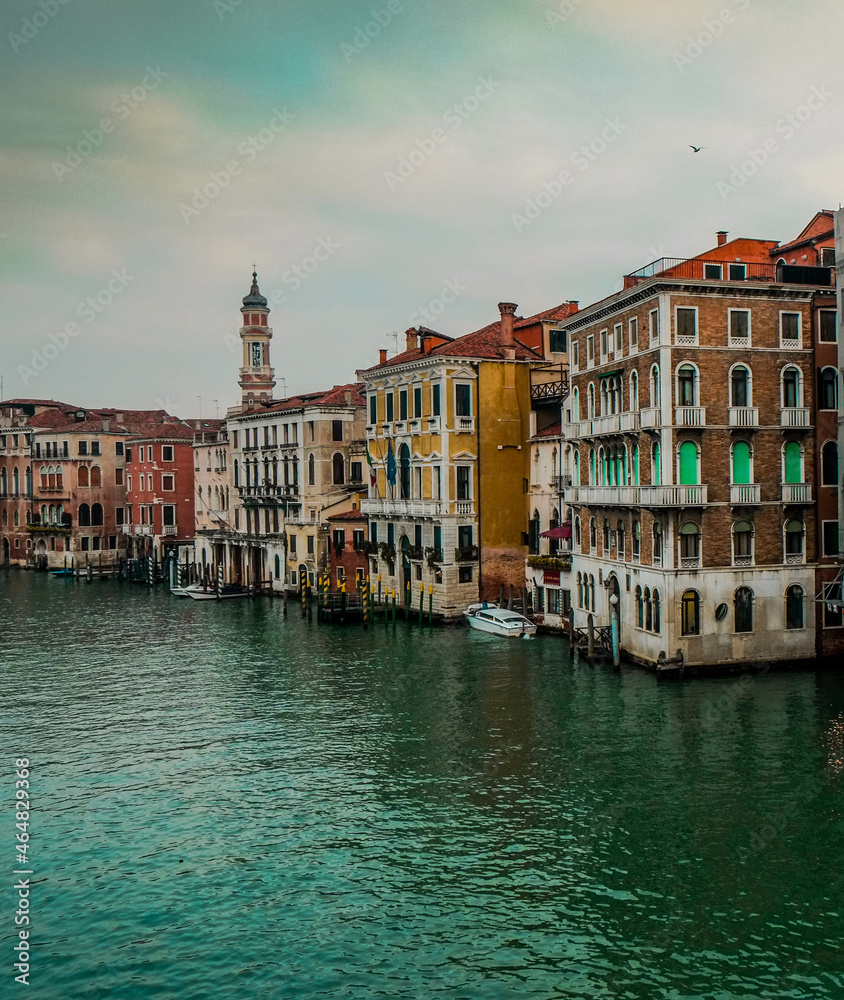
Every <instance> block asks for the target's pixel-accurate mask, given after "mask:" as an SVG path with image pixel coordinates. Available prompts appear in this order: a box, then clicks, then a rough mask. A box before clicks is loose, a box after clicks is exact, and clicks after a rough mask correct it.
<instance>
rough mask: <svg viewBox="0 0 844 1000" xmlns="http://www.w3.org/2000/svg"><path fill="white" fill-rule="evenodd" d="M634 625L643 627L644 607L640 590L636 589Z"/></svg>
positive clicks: (639, 588)
mask: <svg viewBox="0 0 844 1000" xmlns="http://www.w3.org/2000/svg"><path fill="white" fill-rule="evenodd" d="M636 624H637V625H638V626H639V628H644V627H645V605H644V604H643V603H642V588H641V587H636Z"/></svg>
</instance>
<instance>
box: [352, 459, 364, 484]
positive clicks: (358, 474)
mask: <svg viewBox="0 0 844 1000" xmlns="http://www.w3.org/2000/svg"><path fill="white" fill-rule="evenodd" d="M351 481H352V482H353V483H362V482H363V463H362V462H352V474H351Z"/></svg>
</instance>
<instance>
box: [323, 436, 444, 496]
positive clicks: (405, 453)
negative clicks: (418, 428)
mask: <svg viewBox="0 0 844 1000" xmlns="http://www.w3.org/2000/svg"><path fill="white" fill-rule="evenodd" d="M340 457H342V456H340ZM337 458H338V456H337V455H335V456H334V462H335V464H336V462H337ZM458 478H459V474H458ZM399 488H400V490H401V494H400V497H401V499H402V500H409V499H410V448H408V446H407V445H406V444H403V445H402V446H401V447H400V448H399Z"/></svg>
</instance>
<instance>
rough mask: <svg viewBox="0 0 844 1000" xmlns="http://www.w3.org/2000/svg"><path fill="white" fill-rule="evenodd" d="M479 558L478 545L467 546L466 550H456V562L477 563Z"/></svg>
mask: <svg viewBox="0 0 844 1000" xmlns="http://www.w3.org/2000/svg"><path fill="white" fill-rule="evenodd" d="M477 558H478V546H477V545H467V546H466V547H465V548H462V549H455V550H454V561H455V562H475V561H476V560H477Z"/></svg>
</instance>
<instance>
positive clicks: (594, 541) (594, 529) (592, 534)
mask: <svg viewBox="0 0 844 1000" xmlns="http://www.w3.org/2000/svg"><path fill="white" fill-rule="evenodd" d="M589 547H590V549H591V550H592V551H593V552H594V551H595V549H597V548H598V525H597V523H596V521H595V518H594V517H590V518H589Z"/></svg>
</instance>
